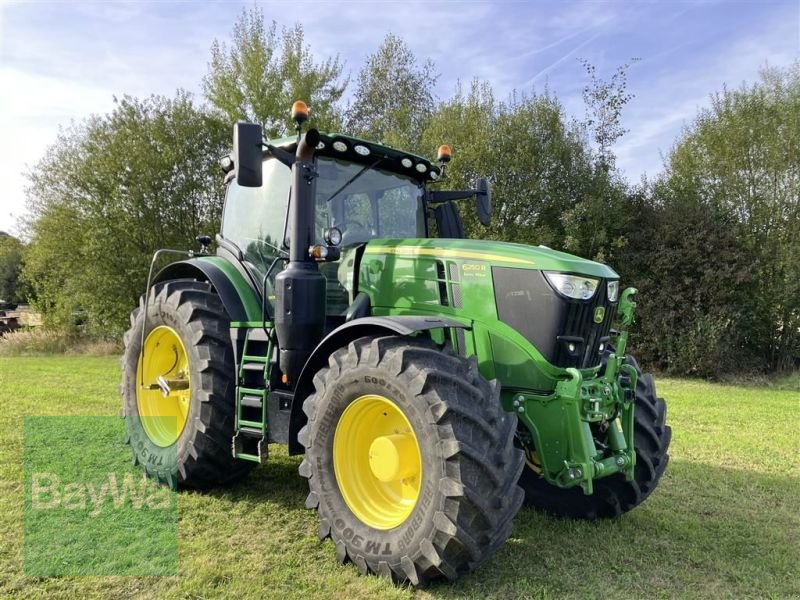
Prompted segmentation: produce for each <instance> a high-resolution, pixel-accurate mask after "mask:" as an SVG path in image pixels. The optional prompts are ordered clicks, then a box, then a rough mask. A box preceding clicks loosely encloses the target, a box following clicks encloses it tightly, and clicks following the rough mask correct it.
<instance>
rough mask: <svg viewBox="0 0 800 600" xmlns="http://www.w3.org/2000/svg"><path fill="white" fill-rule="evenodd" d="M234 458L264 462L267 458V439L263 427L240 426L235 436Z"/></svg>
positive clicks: (233, 445) (233, 444)
mask: <svg viewBox="0 0 800 600" xmlns="http://www.w3.org/2000/svg"><path fill="white" fill-rule="evenodd" d="M232 450H233V456H234V458H239V459H241V460H249V461H251V462H257V463H263V462H264V461H265V460H266V458H267V439H266V436H265V435H264V432H263V431H262V430H261V429H258V428H255V427H240V428H239V431H237V432H236V435H235V436H233V443H232Z"/></svg>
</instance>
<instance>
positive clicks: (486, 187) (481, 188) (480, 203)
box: [475, 177, 492, 227]
mask: <svg viewBox="0 0 800 600" xmlns="http://www.w3.org/2000/svg"><path fill="white" fill-rule="evenodd" d="M475 212H477V213H478V221H480V223H481V225H483V226H484V227H488V226H489V224H490V223H491V222H492V186H491V185H490V184H489V180H488V179H486V177H480V178H478V179H477V180H476V181H475Z"/></svg>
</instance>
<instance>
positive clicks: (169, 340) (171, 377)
mask: <svg viewBox="0 0 800 600" xmlns="http://www.w3.org/2000/svg"><path fill="white" fill-rule="evenodd" d="M136 390H137V393H136V405H137V407H138V409H139V416H140V417H141V421H142V427H144V431H145V433H146V434H147V437H149V438H150V440H151V441H152V442H153V443H154V444H156V445H157V446H161V447H162V448H166V447H167V446H171V445H172V444H174V443H175V442H176V441H177V440H178V438H179V437H180V435H181V432H182V431H183V428H184V427H185V426H186V420H187V417H188V415H189V402H190V400H191V397H192V389H191V386H190V384H189V359H188V357H187V356H186V348H185V347H184V345H183V342H182V341H181V338H180V337H179V336H178V334H177V332H176V331H175V330H174V329H172V327H167V326H166V325H161V326H159V327H156V328H155V329H153V330H152V331H151V332H150V333H149V334H148V336H147V338H146V339H145V341H144V352H143V355H142V360H141V361H140V362H139V369H138V371H137V373H136Z"/></svg>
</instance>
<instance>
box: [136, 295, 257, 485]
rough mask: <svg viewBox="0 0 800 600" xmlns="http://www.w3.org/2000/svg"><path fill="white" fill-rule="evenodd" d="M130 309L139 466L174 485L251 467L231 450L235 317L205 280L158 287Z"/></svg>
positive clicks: (231, 477) (208, 481)
mask: <svg viewBox="0 0 800 600" xmlns="http://www.w3.org/2000/svg"><path fill="white" fill-rule="evenodd" d="M144 309H145V306H144V299H142V300H141V302H140V306H139V307H138V308H136V309H135V310H134V311H133V313H132V314H131V328H130V329H129V330H128V332H127V333H126V334H125V338H124V340H125V351H124V354H123V356H122V386H121V392H122V414H123V416H124V417H125V426H126V429H127V440H128V442H129V443H130V444H131V446H132V450H133V460H134V463H137V464H141V466H142V467H143V468H144V470H145V472H147V473H148V474H149V475H150V476H152V477H155V478H157V479H159V480H161V481H163V482H165V483H168V484H169V485H171V486H172V487H176V486H178V485H181V486H188V487H195V488H210V487H214V486H217V485H224V484H228V483H231V482H233V481H236V480H238V479H241V478H242V477H244V476H245V475H246V474H247V473H248V472H249V471H250V469H251V468H252V465H251V464H250V463H245V462H243V461H237V460H236V459H234V458H233V456H232V455H231V440H232V438H233V433H234V432H233V427H234V410H235V403H234V390H235V385H236V383H235V379H234V378H235V365H234V359H233V349H232V347H231V342H230V334H229V326H230V320H229V318H228V316H227V313H226V312H225V308H224V307H223V305H222V302H221V301H220V299H219V297H218V296H217V294H216V292H215V291H214V290H213V289H212V288H211V286H210V285H209V284H207V283H203V282H199V281H187V280H179V281H169V282H166V283H161V284H156V285H155V286H154V287H153V289H152V290H151V292H150V300H149V301H148V303H147V307H146V310H147V323H146V327H147V329H146V330H145V332H144V333H145V335H144V352H143V353H142V356H141V360H140V349H141V348H142V327H143V326H144V325H145V322H144V321H145V319H144V318H143V317H144Z"/></svg>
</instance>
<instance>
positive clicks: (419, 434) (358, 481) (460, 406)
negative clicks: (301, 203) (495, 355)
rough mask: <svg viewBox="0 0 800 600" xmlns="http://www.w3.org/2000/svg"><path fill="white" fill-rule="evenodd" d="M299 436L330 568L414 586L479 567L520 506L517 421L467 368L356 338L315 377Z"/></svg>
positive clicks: (411, 346)
mask: <svg viewBox="0 0 800 600" xmlns="http://www.w3.org/2000/svg"><path fill="white" fill-rule="evenodd" d="M314 385H315V388H316V392H315V393H314V394H313V395H311V396H309V398H308V399H307V400H306V401H305V403H304V405H303V409H304V411H305V413H306V415H307V416H308V423H307V424H306V426H305V427H304V428H303V429H302V430H301V432H300V435H299V437H300V441H301V442H302V443H303V444H304V445H305V447H306V457H305V460H304V461H303V463H302V464H301V466H300V474H301V475H302V476H303V477H306V478H307V479H308V483H309V489H310V493H309V496H308V499H307V501H306V506H307V507H308V508H315V509H317V511H318V512H319V517H320V528H319V535H320V538H321V539H324V538H326V537H329V536H330V537H331V538H332V540H333V542H334V544H335V545H336V555H337V557H338V559H339V561H340V562H345V561H347V560H350V561H352V562H354V563H355V564H356V566H357V567H358V568H359V570H360V571H361V572H362V573H368V572H371V573H378V574H381V575H384V576H386V577H388V578H390V579H392V580H395V581H410V582H411V583H412V584H413V585H417V586H420V585H424V584H425V583H426V582H427V581H428V580H430V579H432V578H435V577H439V576H445V577H447V578H449V579H455V578H456V577H458V576H459V575H460V574H462V573H465V572H467V571H469V570H471V569H474V568H476V567H477V566H478V565H480V564H481V563H483V562H484V561H486V560H487V559H488V558H489V557H490V556H492V554H494V552H495V550H497V548H499V547H500V546H501V545H502V544H503V543H504V542H505V540H506V538H507V537H508V536H509V534H510V533H511V527H512V519H513V517H514V515H515V514H516V512H517V510H518V509H519V507H520V505H521V504H522V499H523V493H522V490H521V489H519V487H518V486H517V485H516V482H517V479H518V478H519V473H520V471H521V470H522V466H523V460H524V457H523V454H522V452H521V451H520V450H518V449H517V448H515V447H514V442H513V438H514V436H513V433H514V431H515V428H516V423H517V419H516V416H515V415H513V414H509V413H506V412H504V411H503V409H502V407H501V406H500V401H499V388H498V387H497V386H496V385H493V384H490V383H489V382H487V381H486V380H484V379H483V378H482V377H481V376H480V374H479V373H478V369H477V363H476V362H475V360H474V359H471V360H466V359H463V358H461V357H457V356H454V355H452V354H449V353H446V352H445V351H443V350H441V349H440V348H438V347H437V346H436V345H434V344H433V343H432V342H429V341H424V340H421V339H413V338H402V337H377V338H370V337H365V338H361V339H359V340H356V341H355V342H352V343H351V344H350V345H349V346H348V347H347V348H341V349H339V350H337V351H336V352H334V353H333V354H332V355H331V357H330V360H329V366H328V367H327V368H325V369H322V370H321V371H320V372H319V373H318V374H317V375H316V376H315V378H314Z"/></svg>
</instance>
